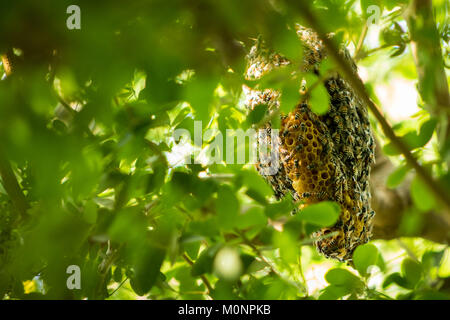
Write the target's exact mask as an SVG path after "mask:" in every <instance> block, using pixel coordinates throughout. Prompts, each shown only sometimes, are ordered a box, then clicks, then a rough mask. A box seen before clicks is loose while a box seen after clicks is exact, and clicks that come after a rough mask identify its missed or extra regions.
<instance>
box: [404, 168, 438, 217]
mask: <svg viewBox="0 0 450 320" xmlns="http://www.w3.org/2000/svg"><path fill="white" fill-rule="evenodd" d="M410 188H411V198H412V199H413V202H414V205H415V206H416V207H417V208H418V209H419V210H421V211H429V210H431V209H433V208H434V207H435V206H436V200H435V198H434V195H433V193H432V192H431V191H430V189H428V186H426V185H425V184H424V183H423V182H422V180H421V179H420V178H419V177H418V176H416V177H415V178H414V179H413V181H412V182H411V187H410Z"/></svg>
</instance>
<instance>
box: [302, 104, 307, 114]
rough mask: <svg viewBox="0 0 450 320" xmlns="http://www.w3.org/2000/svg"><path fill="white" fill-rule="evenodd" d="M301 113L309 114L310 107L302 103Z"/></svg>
mask: <svg viewBox="0 0 450 320" xmlns="http://www.w3.org/2000/svg"><path fill="white" fill-rule="evenodd" d="M300 112H302V113H307V112H308V105H307V104H306V103H302V104H301V105H300Z"/></svg>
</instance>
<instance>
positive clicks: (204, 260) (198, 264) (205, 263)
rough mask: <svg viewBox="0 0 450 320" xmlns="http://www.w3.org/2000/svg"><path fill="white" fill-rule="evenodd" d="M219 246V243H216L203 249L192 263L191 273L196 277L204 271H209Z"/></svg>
mask: <svg viewBox="0 0 450 320" xmlns="http://www.w3.org/2000/svg"><path fill="white" fill-rule="evenodd" d="M220 248H221V244H216V245H214V246H211V247H209V248H208V249H206V250H203V251H202V253H201V254H200V256H199V257H198V259H197V260H196V261H195V263H194V264H193V265H192V269H191V275H192V276H193V277H198V276H200V275H202V274H204V273H211V272H212V269H213V263H214V258H215V256H216V254H217V251H218V250H219V249H220Z"/></svg>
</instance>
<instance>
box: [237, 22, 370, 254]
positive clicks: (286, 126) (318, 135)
mask: <svg viewBox="0 0 450 320" xmlns="http://www.w3.org/2000/svg"><path fill="white" fill-rule="evenodd" d="M297 34H298V35H299V38H300V41H302V44H303V46H304V52H303V54H304V56H303V67H302V69H303V70H302V71H303V72H314V73H316V74H319V69H320V63H321V62H322V61H323V59H326V55H325V54H324V49H323V46H322V43H321V42H320V40H319V39H318V38H317V35H316V34H315V33H314V32H312V31H311V30H310V29H306V28H303V27H301V26H298V29H297ZM262 48H264V45H263V44H262V41H261V39H258V40H257V44H256V45H255V46H254V47H253V48H252V50H251V51H250V54H249V56H248V69H247V73H246V78H247V79H248V80H255V79H258V78H260V77H262V76H264V75H265V74H267V73H268V72H270V71H271V70H273V69H274V68H276V67H280V66H282V65H286V64H289V61H288V60H287V59H285V58H283V57H282V56H280V55H278V54H273V53H272V54H270V53H268V50H267V49H266V48H264V49H262ZM259 51H261V52H262V54H261V55H258V52H259ZM341 54H343V55H344V56H345V57H346V59H351V58H350V56H349V54H348V52H347V51H346V50H345V48H342V50H341ZM271 57H272V58H273V57H276V59H275V62H274V63H272V62H270V58H271ZM280 61H282V63H280ZM351 62H352V61H351ZM352 65H353V68H354V71H355V72H356V65H355V64H354V63H353V62H352ZM258 66H260V67H261V66H264V68H261V69H258ZM355 75H356V73H355ZM307 85H308V84H306V86H307ZM324 85H325V87H326V89H327V92H328V94H329V95H330V108H329V111H328V112H327V113H326V114H325V115H321V116H318V115H316V114H315V113H314V112H312V111H311V109H310V108H309V105H308V100H305V101H303V102H300V103H299V104H298V105H297V106H296V107H295V108H294V110H292V111H291V112H290V113H289V114H287V115H282V116H281V126H280V132H279V137H277V139H279V142H280V147H279V157H280V159H279V160H280V161H279V163H280V165H279V169H278V171H277V172H276V173H275V174H274V175H270V176H265V178H266V179H267V180H268V181H269V183H270V184H271V185H272V187H273V189H274V191H275V195H276V196H277V198H280V197H282V196H283V195H285V194H287V193H291V194H292V196H293V199H294V200H295V201H300V202H299V203H301V204H302V206H304V205H309V204H312V203H316V202H319V201H324V200H332V201H336V202H337V203H339V204H340V206H341V215H340V217H339V220H338V221H337V223H336V224H335V225H334V226H332V227H330V228H323V229H321V230H319V231H318V232H316V233H315V234H314V235H313V237H314V238H315V239H316V240H315V246H316V247H317V249H318V251H319V252H321V253H322V254H324V255H325V256H327V257H330V258H335V259H338V260H340V261H348V260H351V256H352V253H353V251H354V249H355V248H356V247H357V246H358V245H359V244H363V243H366V242H367V241H368V240H369V239H370V236H371V230H372V218H373V216H374V212H373V211H372V209H371V207H370V191H369V175H370V165H371V163H372V162H373V161H374V140H373V136H372V132H371V129H370V123H369V120H368V114H367V110H366V108H365V107H364V106H363V104H362V103H361V102H360V101H359V100H358V99H357V97H356V96H355V94H354V92H353V90H352V88H351V87H350V86H349V85H348V83H347V82H346V81H345V80H344V79H343V78H342V77H341V76H340V75H339V74H337V73H334V74H333V75H332V76H329V77H328V78H326V79H325V80H324ZM245 93H246V96H247V100H246V105H247V106H248V107H249V108H250V109H252V108H253V107H254V106H255V105H257V104H261V103H265V104H267V105H268V107H269V108H268V110H269V111H268V112H269V113H270V112H273V111H274V110H275V109H276V108H278V107H279V98H280V93H279V92H277V91H274V90H270V89H265V90H257V89H251V88H249V87H245ZM263 128H264V130H263V133H262V134H260V138H261V136H262V138H263V139H264V140H266V141H267V140H270V132H271V125H270V123H266V124H264V126H263ZM267 165H270V161H269V162H267V161H265V162H264V164H263V163H259V164H258V165H257V169H258V171H260V172H263V169H264V166H267Z"/></svg>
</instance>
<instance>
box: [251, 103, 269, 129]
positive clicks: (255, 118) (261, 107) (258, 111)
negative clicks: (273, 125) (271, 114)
mask: <svg viewBox="0 0 450 320" xmlns="http://www.w3.org/2000/svg"><path fill="white" fill-rule="evenodd" d="M266 112H267V105H265V104H258V105H257V106H255V107H254V108H253V110H252V111H250V113H249V114H248V118H247V121H248V122H249V123H250V124H255V123H259V122H260V121H261V120H262V119H263V118H264V116H265V114H266Z"/></svg>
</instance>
